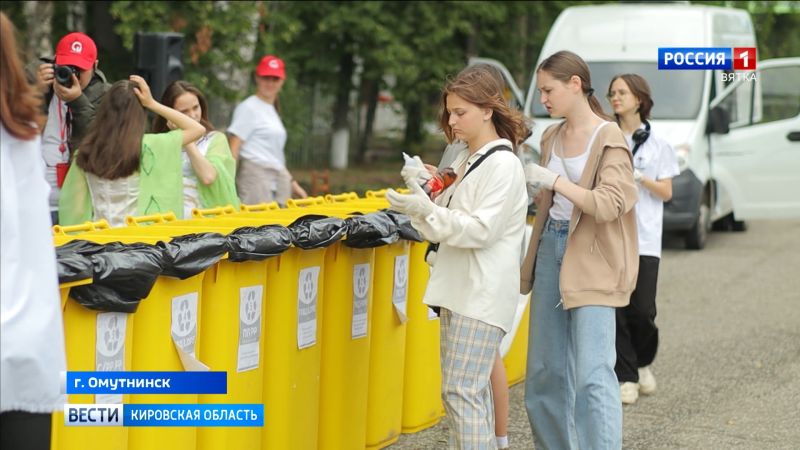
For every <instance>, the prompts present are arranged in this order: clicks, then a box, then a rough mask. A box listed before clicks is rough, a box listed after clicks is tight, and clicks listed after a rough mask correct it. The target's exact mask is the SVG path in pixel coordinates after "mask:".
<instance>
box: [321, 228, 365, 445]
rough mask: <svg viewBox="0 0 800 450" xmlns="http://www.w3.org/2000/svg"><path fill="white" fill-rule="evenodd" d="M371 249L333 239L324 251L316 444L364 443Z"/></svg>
mask: <svg viewBox="0 0 800 450" xmlns="http://www.w3.org/2000/svg"><path fill="white" fill-rule="evenodd" d="M374 269H375V251H374V250H373V249H371V248H367V249H356V248H350V247H347V246H345V245H344V244H342V243H341V242H337V243H336V244H334V245H332V246H331V247H329V248H328V251H327V253H326V256H325V304H324V312H323V316H324V318H325V320H324V322H323V323H322V342H323V343H324V344H323V346H322V363H321V381H320V399H319V409H320V419H319V447H318V448H319V449H330V450H338V449H345V448H352V449H363V448H364V447H365V445H366V444H365V439H366V426H367V386H368V383H369V355H370V353H369V349H370V340H369V337H370V335H369V328H370V327H371V321H370V313H371V309H372V293H373V286H372V279H373V278H372V275H373V273H374Z"/></svg>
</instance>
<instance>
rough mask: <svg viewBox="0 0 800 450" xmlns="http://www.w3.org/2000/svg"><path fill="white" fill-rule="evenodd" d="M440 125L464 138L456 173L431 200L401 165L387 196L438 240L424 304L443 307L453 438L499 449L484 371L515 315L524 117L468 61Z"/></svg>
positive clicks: (445, 95)
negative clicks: (399, 187)
mask: <svg viewBox="0 0 800 450" xmlns="http://www.w3.org/2000/svg"><path fill="white" fill-rule="evenodd" d="M440 124H441V126H442V130H443V131H444V134H445V136H446V137H447V141H448V142H453V141H454V140H455V139H459V140H461V141H463V142H464V143H466V147H465V148H464V149H463V150H462V151H461V152H460V153H459V155H458V156H456V158H455V160H454V161H453V163H452V164H451V166H452V167H453V168H454V169H455V172H456V174H457V175H458V177H457V179H456V181H455V182H454V183H453V184H452V185H451V186H449V187H448V188H447V189H445V190H444V191H443V192H442V193H441V194H440V195H439V196H437V197H436V199H435V202H434V201H431V200H430V198H428V196H427V194H425V192H424V191H423V190H422V188H421V187H420V185H419V183H418V180H419V177H420V172H418V171H411V170H403V171H402V172H401V175H402V176H403V178H404V180H405V182H406V185H407V186H408V188H409V189H410V190H411V194H410V195H402V194H398V193H397V192H395V191H394V190H391V189H390V190H389V191H388V192H387V194H386V197H387V199H388V200H389V202H390V203H391V205H392V208H393V209H395V210H398V211H400V212H403V213H405V214H407V215H408V216H409V217H410V218H411V223H412V225H413V226H414V228H416V229H417V231H419V232H420V234H422V236H423V237H424V238H425V239H427V240H428V241H430V242H433V243H438V244H439V245H438V251H437V252H436V260H435V262H434V263H433V265H432V268H431V275H430V279H429V281H428V288H427V290H426V292H425V298H424V303H426V304H427V305H429V306H432V307H437V308H439V309H440V316H441V319H440V320H441V352H442V399H443V401H444V405H445V410H446V411H447V419H446V420H448V421H449V427H448V428H449V430H450V447H451V448H487V449H495V448H497V441H496V439H495V428H494V405H493V401H492V389H491V386H490V376H491V373H492V368H493V366H494V363H495V361H496V360H497V354H498V349H499V347H500V342H501V340H502V338H503V335H504V334H505V333H508V332H509V330H510V329H511V328H512V324H513V321H514V314H515V311H516V307H517V301H518V298H519V294H518V290H517V282H518V281H517V277H516V274H517V271H518V270H519V263H520V256H521V244H522V239H523V237H524V233H525V217H526V213H527V206H528V196H527V194H526V192H525V180H524V173H523V171H522V164H521V163H520V160H519V159H518V158H517V156H516V155H515V154H514V152H513V149H514V148H515V147H516V146H517V145H519V144H520V143H521V142H522V140H524V139H525V138H526V137H527V136H528V126H527V124H526V121H525V119H524V117H523V116H522V114H521V113H520V112H519V111H516V110H513V109H511V108H510V107H509V106H508V103H507V102H506V100H505V98H504V97H503V89H502V85H501V84H500V83H498V82H497V78H496V76H495V74H493V73H492V70H491V69H490V68H489V67H488V66H485V65H475V66H470V67H468V68H466V69H464V70H463V71H461V73H459V74H458V75H457V76H456V77H455V78H454V79H452V80H451V81H449V82H448V83H447V85H446V86H445V87H444V89H443V91H442V114H441V118H440ZM422 170H425V169H422Z"/></svg>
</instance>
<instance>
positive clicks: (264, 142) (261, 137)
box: [228, 95, 286, 171]
mask: <svg viewBox="0 0 800 450" xmlns="http://www.w3.org/2000/svg"><path fill="white" fill-rule="evenodd" d="M228 132H229V133H233V134H235V135H236V136H237V137H239V139H241V140H242V141H244V143H243V144H242V147H241V149H240V150H239V156H240V157H241V158H244V159H246V160H248V161H250V162H252V163H254V164H257V165H259V166H261V167H264V168H267V169H276V170H280V171H282V170H286V156H285V155H284V153H283V148H284V147H285V146H286V128H285V127H284V126H283V122H282V121H281V118H280V116H279V115H278V112H277V111H276V110H275V107H274V106H272V105H271V104H269V103H267V102H265V101H264V100H261V99H260V98H258V97H257V96H255V95H251V96H250V97H247V98H246V99H245V100H244V101H243V102H242V103H240V104H239V105H238V106H237V107H236V109H235V110H234V111H233V120H232V121H231V125H230V126H229V127H228Z"/></svg>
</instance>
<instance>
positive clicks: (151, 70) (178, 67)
mask: <svg viewBox="0 0 800 450" xmlns="http://www.w3.org/2000/svg"><path fill="white" fill-rule="evenodd" d="M133 53H134V55H135V56H136V68H135V71H136V73H137V74H139V75H141V77H142V78H144V79H145V81H147V84H148V85H150V91H151V92H152V93H153V98H154V99H156V100H157V101H160V100H161V96H162V95H163V94H164V90H165V89H166V88H167V86H168V85H169V84H170V83H172V82H173V81H177V80H181V79H183V60H182V57H183V34H181V33H136V37H135V39H134V44H133Z"/></svg>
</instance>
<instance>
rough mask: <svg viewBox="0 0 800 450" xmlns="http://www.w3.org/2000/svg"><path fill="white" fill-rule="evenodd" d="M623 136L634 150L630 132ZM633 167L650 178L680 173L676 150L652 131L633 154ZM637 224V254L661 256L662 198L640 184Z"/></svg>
mask: <svg viewBox="0 0 800 450" xmlns="http://www.w3.org/2000/svg"><path fill="white" fill-rule="evenodd" d="M642 129H644V124H642ZM625 140H626V141H628V145H629V146H630V148H631V150H633V147H634V144H633V139H632V138H631V136H630V135H626V136H625ZM633 167H634V168H635V169H637V170H639V172H641V173H642V175H644V176H645V177H647V178H650V179H653V180H664V179H667V178H673V177H676V176H678V174H680V169H679V168H678V158H677V157H676V156H675V151H674V150H673V149H672V147H671V146H670V145H669V144H668V143H667V141H665V140H663V139H661V138H659V137H658V136H655V135H653V133H652V132H651V133H650V137H649V138H648V139H647V140H646V141H644V144H642V145H641V146H640V147H639V150H638V151H637V152H636V154H635V155H634V156H633ZM636 225H637V226H638V229H639V254H640V255H645V256H655V257H659V258H660V257H661V234H662V231H663V227H664V201H663V200H661V199H660V198H658V197H656V195H655V194H653V193H652V192H650V190H649V189H647V188H645V187H642V186H641V185H639V201H638V202H637V203H636Z"/></svg>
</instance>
